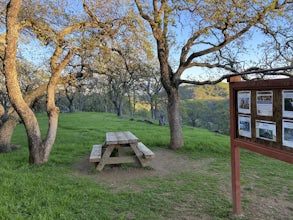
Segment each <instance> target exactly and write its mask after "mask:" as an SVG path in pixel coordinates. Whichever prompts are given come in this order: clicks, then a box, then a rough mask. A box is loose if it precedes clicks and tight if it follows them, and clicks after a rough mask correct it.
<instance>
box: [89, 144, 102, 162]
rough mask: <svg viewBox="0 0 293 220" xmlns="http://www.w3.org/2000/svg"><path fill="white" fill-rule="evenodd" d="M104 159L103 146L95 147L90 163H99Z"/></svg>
mask: <svg viewBox="0 0 293 220" xmlns="http://www.w3.org/2000/svg"><path fill="white" fill-rule="evenodd" d="M101 157H102V144H99V145H93V148H92V152H91V155H90V162H99V161H100V160H101Z"/></svg>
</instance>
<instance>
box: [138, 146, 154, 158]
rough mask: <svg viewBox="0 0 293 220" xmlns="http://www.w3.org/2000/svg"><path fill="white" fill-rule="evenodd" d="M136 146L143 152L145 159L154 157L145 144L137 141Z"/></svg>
mask: <svg viewBox="0 0 293 220" xmlns="http://www.w3.org/2000/svg"><path fill="white" fill-rule="evenodd" d="M137 148H138V149H139V150H140V151H141V152H142V153H143V155H144V157H145V158H147V159H151V158H154V157H155V154H154V152H152V151H151V150H150V149H149V148H148V147H147V146H145V145H144V144H143V143H142V142H138V144H137Z"/></svg>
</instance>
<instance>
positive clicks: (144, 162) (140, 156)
mask: <svg viewBox="0 0 293 220" xmlns="http://www.w3.org/2000/svg"><path fill="white" fill-rule="evenodd" d="M130 147H131V148H132V150H133V151H134V153H135V155H136V157H137V159H138V160H139V162H140V164H141V166H142V167H145V166H147V164H146V160H145V159H144V158H143V157H142V156H143V153H142V152H141V151H140V150H138V148H137V144H130Z"/></svg>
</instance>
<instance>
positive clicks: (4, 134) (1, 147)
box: [0, 112, 18, 153]
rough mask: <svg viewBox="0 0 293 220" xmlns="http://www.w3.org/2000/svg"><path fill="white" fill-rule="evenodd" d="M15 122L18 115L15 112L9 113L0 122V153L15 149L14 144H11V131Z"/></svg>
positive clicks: (16, 122)
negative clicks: (0, 123)
mask: <svg viewBox="0 0 293 220" xmlns="http://www.w3.org/2000/svg"><path fill="white" fill-rule="evenodd" d="M14 116H15V117H14ZM17 124H18V115H17V113H16V112H14V113H12V114H10V115H9V117H8V118H7V119H6V120H5V121H4V122H3V123H2V125H1V127H0V153H1V152H9V151H12V150H15V149H17V146H16V145H12V144H11V138H12V135H13V131H14V129H15V127H16V125H17Z"/></svg>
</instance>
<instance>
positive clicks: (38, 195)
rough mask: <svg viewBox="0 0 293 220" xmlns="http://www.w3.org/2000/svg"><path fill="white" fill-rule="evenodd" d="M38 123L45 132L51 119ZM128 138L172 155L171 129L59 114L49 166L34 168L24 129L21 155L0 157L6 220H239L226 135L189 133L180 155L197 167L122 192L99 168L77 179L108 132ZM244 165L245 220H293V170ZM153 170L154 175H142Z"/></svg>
mask: <svg viewBox="0 0 293 220" xmlns="http://www.w3.org/2000/svg"><path fill="white" fill-rule="evenodd" d="M39 119H40V122H41V126H42V129H43V130H44V131H45V130H46V117H45V116H44V115H40V116H39ZM125 130H128V131H131V132H133V133H134V134H135V135H136V136H137V137H139V138H140V140H141V141H142V142H143V143H144V144H146V145H147V146H149V147H150V148H151V149H152V150H153V151H154V152H158V151H160V150H162V149H166V148H167V145H168V141H169V130H168V128H167V127H160V126H158V125H150V124H146V123H144V122H137V121H130V120H128V119H127V118H125V119H119V118H117V117H116V116H114V115H111V114H101V113H99V114H98V113H75V114H61V115H60V121H59V129H58V136H57V139H56V143H55V145H54V148H53V150H52V153H51V157H50V161H49V162H48V163H47V164H44V165H41V166H29V165H28V150H27V145H26V136H25V132H24V128H23V126H22V125H19V126H18V127H17V129H16V132H15V135H14V137H13V143H16V144H20V145H21V148H20V149H19V150H17V151H14V152H11V153H8V154H0V176H1V181H0V188H1V196H0V219H234V218H233V217H232V216H231V198H230V191H231V190H230V159H229V152H230V151H229V137H227V136H224V135H219V134H214V133H210V132H208V131H207V130H201V129H196V128H190V127H184V128H183V133H184V140H185V147H184V148H183V149H182V150H180V151H178V152H176V154H177V155H178V156H179V157H182V158H185V160H186V163H187V162H188V163H190V164H195V165H198V166H195V167H194V168H190V169H186V170H184V169H183V170H181V171H180V172H179V171H177V172H173V173H170V174H168V175H162V176H146V177H141V178H136V179H131V180H127V178H125V180H119V179H118V180H117V183H116V185H113V184H109V182H107V181H106V182H105V181H103V180H102V179H101V178H100V177H101V173H98V172H97V171H95V170H94V168H93V167H92V168H90V169H89V170H88V173H87V174H80V173H78V170H77V169H76V166H77V165H76V164H78V163H79V162H80V161H81V160H84V158H86V157H87V156H88V155H89V153H90V150H91V146H92V145H93V144H97V143H102V142H103V141H104V138H105V133H106V132H107V131H125ZM166 152H167V151H166ZM172 153H173V152H172ZM155 159H158V160H159V159H160V158H155ZM241 159H242V161H241V168H242V188H243V190H242V191H243V192H242V193H243V211H244V214H245V216H244V217H243V218H240V219H258V218H256V217H257V216H259V219H275V217H279V219H290V216H293V187H292V186H293V167H292V165H290V164H286V163H283V162H280V161H277V160H273V159H269V158H266V157H263V156H258V155H256V154H253V153H250V152H247V151H243V152H242V154H241ZM183 161H184V160H183ZM176 162H177V161H169V163H170V165H171V164H173V163H176ZM178 166H179V165H178ZM121 169H122V170H123V169H126V170H127V171H129V175H131V172H132V171H134V170H133V168H132V167H131V166H129V167H128V166H125V167H122V168H121ZM148 169H149V170H150V171H151V170H152V168H141V170H142V171H144V170H148ZM111 171H112V170H111V169H108V170H107V171H103V172H109V173H111ZM136 172H139V170H138V171H137V170H136ZM117 185H118V186H120V187H117ZM121 186H123V187H121ZM274 201H277V202H274Z"/></svg>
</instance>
